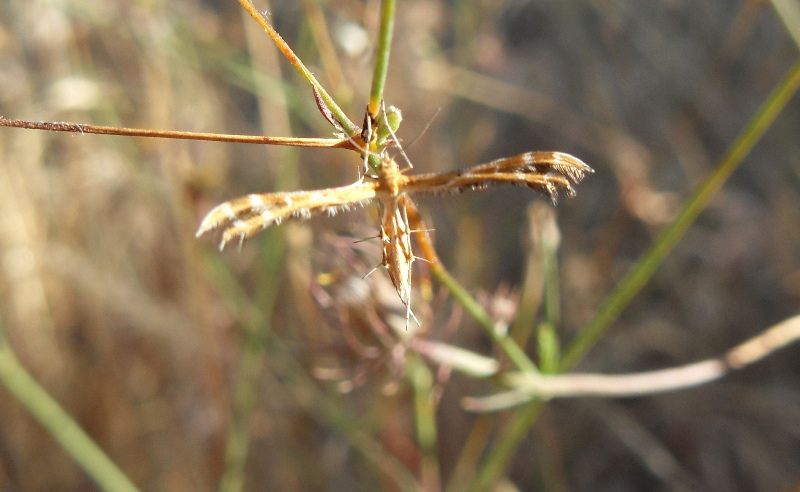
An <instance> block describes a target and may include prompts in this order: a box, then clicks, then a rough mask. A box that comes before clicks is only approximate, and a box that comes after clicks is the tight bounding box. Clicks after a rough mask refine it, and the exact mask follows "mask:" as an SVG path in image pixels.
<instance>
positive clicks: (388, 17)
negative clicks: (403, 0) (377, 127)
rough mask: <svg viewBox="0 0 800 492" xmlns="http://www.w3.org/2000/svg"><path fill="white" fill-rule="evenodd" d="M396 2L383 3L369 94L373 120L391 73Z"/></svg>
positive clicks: (385, 0)
mask: <svg viewBox="0 0 800 492" xmlns="http://www.w3.org/2000/svg"><path fill="white" fill-rule="evenodd" d="M394 10H395V0H383V1H382V2H381V26H380V32H379V33H378V50H377V52H376V55H375V69H374V71H373V75H372V88H371V89H370V93H369V104H368V105H367V111H368V112H369V115H370V117H372V119H375V118H377V116H378V111H380V108H381V101H383V89H384V87H385V86H386V74H387V72H388V71H389V54H390V52H391V48H392V34H393V32H394Z"/></svg>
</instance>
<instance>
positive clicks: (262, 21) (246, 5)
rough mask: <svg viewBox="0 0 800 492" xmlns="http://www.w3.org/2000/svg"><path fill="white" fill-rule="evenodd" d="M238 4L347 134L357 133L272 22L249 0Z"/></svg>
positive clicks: (354, 126)
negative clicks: (312, 90) (309, 85)
mask: <svg viewBox="0 0 800 492" xmlns="http://www.w3.org/2000/svg"><path fill="white" fill-rule="evenodd" d="M239 4H240V5H241V6H242V8H243V9H244V10H245V11H246V12H247V13H248V14H250V17H252V18H253V20H255V21H256V22H257V23H258V25H259V26H261V28H262V29H263V30H264V32H265V33H267V36H269V37H270V39H272V42H273V43H275V46H277V47H278V50H280V52H281V54H283V56H284V57H285V58H286V59H287V60H289V63H291V64H292V65H293V66H294V68H295V69H296V70H297V71H298V72H300V75H302V76H303V78H304V79H306V81H307V82H308V83H309V84H311V87H313V88H314V89H315V90H316V91H317V92H318V93H319V96H320V99H322V100H323V101H324V102H325V105H326V106H327V107H328V109H330V111H331V113H333V115H334V117H335V118H336V121H338V122H339V124H340V125H342V127H344V129H345V131H346V132H347V134H348V135H355V134H356V133H359V131H360V129H359V128H358V126H356V125H355V123H353V122H352V121H350V118H348V117H347V115H346V114H345V112H344V111H342V108H340V107H339V105H338V104H336V101H334V100H333V97H331V95H330V94H328V91H326V90H325V88H324V87H322V84H320V83H319V81H318V80H317V79H316V77H314V74H313V73H311V70H309V69H308V68H307V67H306V66H305V64H304V63H303V61H302V60H301V59H300V58H299V57H298V56H297V55H296V54H295V53H294V51H292V48H290V47H289V45H288V44H287V43H286V41H284V40H283V38H282V37H281V35H280V34H278V31H276V30H275V28H274V27H272V24H270V23H269V21H268V20H267V19H266V18H265V17H264V15H262V14H261V12H259V11H258V10H256V8H255V7H254V6H253V4H252V3H251V2H250V0H239Z"/></svg>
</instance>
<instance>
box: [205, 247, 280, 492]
mask: <svg viewBox="0 0 800 492" xmlns="http://www.w3.org/2000/svg"><path fill="white" fill-rule="evenodd" d="M262 244H263V253H264V255H265V257H264V261H263V263H262V264H263V269H264V271H263V272H261V277H262V278H264V279H270V281H265V282H264V285H269V286H270V288H268V289H264V292H261V293H260V295H259V296H258V300H257V303H258V306H259V309H247V310H245V309H243V307H242V306H239V308H233V309H236V311H235V312H247V313H248V315H246V316H241V317H240V318H239V319H240V321H241V322H242V323H243V328H244V334H245V340H244V343H243V345H242V356H241V360H240V363H239V370H238V372H237V376H236V387H235V389H234V397H233V422H232V424H231V428H230V430H229V431H228V437H227V442H226V445H225V468H224V472H223V474H222V478H221V479H220V485H219V490H220V491H224V492H236V491H239V490H242V488H243V487H244V481H245V473H244V471H245V465H246V464H247V455H248V451H249V447H250V437H251V436H250V417H251V415H252V414H253V410H254V409H255V406H256V403H257V402H258V391H257V388H258V386H259V382H260V381H261V375H262V374H261V373H262V368H263V367H264V359H265V357H266V350H267V346H268V344H267V340H268V337H269V335H270V333H271V331H272V330H271V325H270V318H271V314H272V311H273V309H274V307H275V302H276V300H277V285H278V282H277V278H278V274H279V270H280V266H281V264H282V260H283V256H284V254H283V249H284V243H283V240H282V239H281V238H280V237H279V235H278V233H276V232H272V233H271V234H268V235H267V237H266V238H265V239H264V240H263V242H262ZM230 281H233V282H235V280H231V279H229V283H230ZM226 290H227V289H226ZM240 293H241V292H240ZM241 295H242V296H244V293H241ZM239 299H243V297H239Z"/></svg>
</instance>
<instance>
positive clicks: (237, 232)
mask: <svg viewBox="0 0 800 492" xmlns="http://www.w3.org/2000/svg"><path fill="white" fill-rule="evenodd" d="M376 189H377V183H375V182H362V183H355V184H352V185H349V186H340V187H338V188H328V189H323V190H315V191H295V192H283V193H262V194H252V195H245V196H243V197H239V198H236V199H234V200H230V201H227V202H224V203H222V204H220V205H217V206H216V207H214V208H213V209H211V211H210V212H208V214H206V216H205V217H204V218H203V220H202V222H201V223H200V227H198V229H197V234H196V235H197V236H198V237H199V236H201V235H203V234H205V233H206V232H209V231H212V230H214V229H217V228H220V227H222V228H224V230H223V232H222V240H221V241H220V245H219V247H220V249H224V248H225V245H226V244H227V243H228V242H230V241H231V240H232V239H237V238H238V239H239V240H240V241H243V240H245V239H247V238H249V237H251V236H253V235H254V234H256V233H258V232H259V231H261V230H262V229H265V228H267V227H269V226H270V225H272V224H280V223H281V221H283V220H284V219H290V218H302V219H307V218H309V217H311V216H312V215H316V214H321V213H327V214H328V215H335V214H336V213H337V212H340V211H345V210H350V209H352V208H354V207H356V206H361V205H364V204H366V203H368V202H369V201H370V200H371V199H372V198H374V197H375V194H376Z"/></svg>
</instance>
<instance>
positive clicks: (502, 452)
mask: <svg viewBox="0 0 800 492" xmlns="http://www.w3.org/2000/svg"><path fill="white" fill-rule="evenodd" d="M543 408H544V402H541V401H534V402H532V403H529V404H528V405H526V406H524V407H522V408H520V409H519V410H517V411H516V412H514V415H513V416H512V417H511V419H510V420H509V421H508V423H507V424H506V425H505V426H504V428H503V432H502V434H501V435H500V436H499V437H498V438H497V439H496V440H495V441H494V443H493V444H492V447H491V452H490V453H489V455H488V456H487V457H486V459H485V460H484V461H483V463H481V466H480V468H479V469H478V474H477V477H476V478H475V481H473V482H472V483H471V484H470V487H469V489H467V490H469V491H470V492H478V491H483V490H488V489H489V488H490V487H491V486H492V484H494V483H495V482H496V481H497V478H498V477H499V476H500V475H501V474H502V473H503V472H504V470H505V469H506V468H507V467H508V462H509V461H510V459H511V457H512V456H514V452H515V451H516V449H517V446H519V443H520V442H522V439H524V438H525V436H527V435H528V432H529V431H530V430H531V427H533V424H534V423H535V422H536V419H537V418H538V417H539V413H540V412H541V411H542V409H543Z"/></svg>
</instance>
